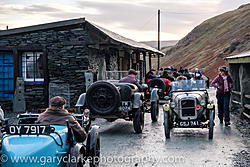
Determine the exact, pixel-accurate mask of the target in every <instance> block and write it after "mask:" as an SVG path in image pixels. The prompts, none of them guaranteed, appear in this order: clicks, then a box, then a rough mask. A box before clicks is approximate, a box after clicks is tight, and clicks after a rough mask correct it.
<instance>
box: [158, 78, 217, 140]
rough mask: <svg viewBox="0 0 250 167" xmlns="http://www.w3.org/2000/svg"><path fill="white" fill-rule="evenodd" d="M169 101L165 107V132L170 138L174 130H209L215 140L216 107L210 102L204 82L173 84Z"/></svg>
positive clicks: (210, 136) (175, 82) (190, 81)
mask: <svg viewBox="0 0 250 167" xmlns="http://www.w3.org/2000/svg"><path fill="white" fill-rule="evenodd" d="M166 99H167V100H168V101H167V103H166V104H164V105H163V112H164V130H165V136H166V138H170V130H171V129H172V128H208V129H209V135H208V136H209V139H212V138H213V128H214V113H215V106H214V104H213V101H211V100H209V96H208V92H207V90H206V83H205V81H204V80H180V81H174V82H172V90H171V92H170V97H167V98H166Z"/></svg>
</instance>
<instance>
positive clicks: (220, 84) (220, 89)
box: [211, 66, 233, 126]
mask: <svg viewBox="0 0 250 167" xmlns="http://www.w3.org/2000/svg"><path fill="white" fill-rule="evenodd" d="M211 85H212V86H213V87H216V88H217V92H216V98H217V104H218V117H219V119H220V123H223V117H224V118H225V126H228V125H230V113H229V101H230V96H231V92H230V91H231V89H232V87H233V80H232V77H231V76H230V75H229V73H228V70H227V67H225V66H222V67H220V68H219V75H217V76H216V77H215V78H214V80H213V81H212V83H211Z"/></svg>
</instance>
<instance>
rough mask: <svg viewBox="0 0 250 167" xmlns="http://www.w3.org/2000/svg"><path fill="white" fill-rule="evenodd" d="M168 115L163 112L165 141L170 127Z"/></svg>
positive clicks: (168, 136) (168, 135)
mask: <svg viewBox="0 0 250 167" xmlns="http://www.w3.org/2000/svg"><path fill="white" fill-rule="evenodd" d="M169 123H170V122H169V113H168V112H166V111H164V131H165V137H166V138H167V139H169V138H170V127H169Z"/></svg>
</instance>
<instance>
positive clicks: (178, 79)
mask: <svg viewBox="0 0 250 167" xmlns="http://www.w3.org/2000/svg"><path fill="white" fill-rule="evenodd" d="M176 80H177V81H180V80H187V77H185V76H183V75H180V76H178V77H177V78H176Z"/></svg>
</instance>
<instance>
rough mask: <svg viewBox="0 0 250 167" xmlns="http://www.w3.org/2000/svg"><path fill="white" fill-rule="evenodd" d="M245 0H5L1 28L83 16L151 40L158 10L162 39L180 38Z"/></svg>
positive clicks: (155, 29) (116, 29) (133, 35)
mask: <svg viewBox="0 0 250 167" xmlns="http://www.w3.org/2000/svg"><path fill="white" fill-rule="evenodd" d="M246 1H249V0H237V1H235V0H175V1H173V0H156V1H155V0H133V1H129V0H75V1H70V0H60V1H59V0H57V1H51V0H43V1H39V2H38V1H37V0H29V1H26V0H8V1H7V0H6V1H5V2H4V1H1V2H0V4H1V5H0V11H1V12H0V20H1V24H0V28H2V27H4V28H5V27H6V25H5V24H8V25H13V26H14V27H18V26H19V27H20V26H26V25H34V24H41V23H47V22H53V21H58V20H64V19H71V18H79V17H85V18H86V19H87V20H88V21H91V22H94V23H95V24H97V25H100V26H102V27H104V28H107V29H109V30H111V31H114V32H117V33H119V34H121V35H123V36H126V37H129V38H132V39H136V40H151V39H152V38H153V39H156V38H155V37H157V32H156V31H157V10H158V9H160V10H161V35H162V36H161V39H170V38H171V39H174V38H175V39H177V38H178V39H179V38H181V37H183V36H185V35H186V34H187V33H188V32H189V31H191V30H192V29H193V28H194V27H195V26H197V25H199V24H200V23H201V22H203V21H204V20H206V19H208V18H211V17H213V16H215V15H217V14H220V13H223V12H225V11H227V10H229V9H230V10H231V9H233V8H237V7H238V6H239V4H242V2H246ZM225 4H226V5H225ZM13 26H11V27H13ZM2 29H3V28H2Z"/></svg>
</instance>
